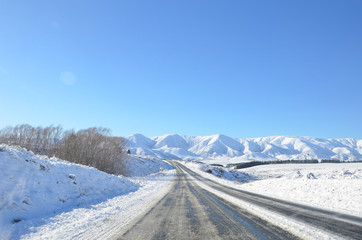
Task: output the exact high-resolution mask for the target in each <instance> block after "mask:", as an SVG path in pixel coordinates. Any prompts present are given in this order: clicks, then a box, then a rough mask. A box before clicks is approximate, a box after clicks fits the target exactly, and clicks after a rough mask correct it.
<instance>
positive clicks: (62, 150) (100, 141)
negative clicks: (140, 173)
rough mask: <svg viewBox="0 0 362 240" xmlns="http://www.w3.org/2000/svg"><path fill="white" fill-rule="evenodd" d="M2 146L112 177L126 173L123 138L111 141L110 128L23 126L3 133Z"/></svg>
mask: <svg viewBox="0 0 362 240" xmlns="http://www.w3.org/2000/svg"><path fill="white" fill-rule="evenodd" d="M0 143H5V144H8V145H17V146H21V147H24V148H26V149H28V150H30V151H33V152H34V153H36V154H44V155H47V156H49V157H52V156H55V157H58V158H61V159H64V160H68V161H70V162H74V163H79V164H83V165H87V166H92V167H95V168H97V169H99V170H101V171H104V172H107V173H111V174H123V175H124V174H125V173H126V169H125V167H124V162H125V161H126V159H127V156H126V155H127V154H126V153H125V151H124V145H125V141H124V139H123V138H121V137H111V136H110V130H109V129H107V128H101V127H99V128H95V127H94V128H88V129H83V130H79V131H74V130H68V131H64V130H63V128H62V127H61V126H48V127H33V126H30V125H28V124H22V125H17V126H15V127H6V128H3V129H2V130H0Z"/></svg>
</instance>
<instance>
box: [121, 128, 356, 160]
mask: <svg viewBox="0 0 362 240" xmlns="http://www.w3.org/2000/svg"><path fill="white" fill-rule="evenodd" d="M126 140H127V142H128V149H129V150H130V151H131V153H132V154H137V155H149V156H154V157H160V158H164V159H184V160H186V159H215V158H230V159H233V160H235V161H246V160H288V159H295V160H303V159H338V160H345V161H357V160H362V140H358V139H353V138H341V139H322V138H314V137H289V136H272V137H261V138H246V139H236V138H231V137H228V136H225V135H212V136H196V137H190V136H184V135H179V134H168V135H164V136H159V137H153V138H148V137H145V136H143V135H142V134H134V135H131V136H128V137H126Z"/></svg>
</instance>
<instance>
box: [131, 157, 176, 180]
mask: <svg viewBox="0 0 362 240" xmlns="http://www.w3.org/2000/svg"><path fill="white" fill-rule="evenodd" d="M125 167H126V168H127V171H128V172H127V174H126V175H127V176H129V177H143V176H148V175H150V174H152V173H157V172H160V171H164V170H171V169H174V167H172V166H171V165H170V164H169V163H167V162H165V161H163V160H160V159H157V158H153V157H143V156H131V157H130V160H128V161H127V163H126V165H125Z"/></svg>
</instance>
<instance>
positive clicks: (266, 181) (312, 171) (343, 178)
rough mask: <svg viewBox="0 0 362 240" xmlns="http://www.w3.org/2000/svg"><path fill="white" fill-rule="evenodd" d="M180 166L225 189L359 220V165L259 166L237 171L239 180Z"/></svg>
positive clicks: (361, 176) (193, 166) (196, 166)
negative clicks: (264, 196) (253, 193)
mask: <svg viewBox="0 0 362 240" xmlns="http://www.w3.org/2000/svg"><path fill="white" fill-rule="evenodd" d="M181 163H183V164H184V165H185V166H186V167H189V168H191V169H192V170H193V171H195V172H197V173H199V174H201V175H202V176H204V177H207V178H210V179H212V180H214V181H217V182H220V183H222V184H225V185H228V186H232V187H235V188H239V189H242V190H246V191H250V192H255V193H259V194H263V195H267V196H271V197H275V198H280V199H284V200H287V201H292V202H298V203H301V204H305V205H311V206H315V207H319V208H324V209H328V210H332V211H337V212H342V213H347V214H350V215H355V216H360V217H362V195H361V192H362V163H319V164H278V165H263V166H256V167H251V168H246V169H242V170H238V172H240V173H241V174H242V175H240V176H241V178H240V179H239V180H238V179H235V178H230V176H229V174H221V175H218V176H215V175H217V174H215V175H212V174H209V173H207V172H206V170H207V169H209V168H210V167H208V166H207V165H205V164H200V163H195V162H181ZM213 168H214V167H213ZM219 169H220V168H219ZM223 172H224V173H228V172H230V170H228V169H224V170H223ZM233 176H236V175H235V174H233ZM246 176H247V177H246ZM248 178H249V179H248ZM245 181H248V182H245Z"/></svg>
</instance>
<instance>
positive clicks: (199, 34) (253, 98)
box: [0, 0, 362, 139]
mask: <svg viewBox="0 0 362 240" xmlns="http://www.w3.org/2000/svg"><path fill="white" fill-rule="evenodd" d="M19 123H29V124H32V125H36V126H37V125H43V126H45V125H49V124H55V125H57V124H61V125H62V126H63V127H64V128H66V129H69V128H74V129H82V128H87V127H92V126H102V127H108V128H110V129H111V130H112V133H113V135H118V136H127V135H130V134H133V133H142V134H144V135H146V136H149V137H151V136H157V135H163V134H167V133H180V134H185V135H192V136H195V135H211V134H217V133H221V134H226V135H228V136H231V137H238V138H243V137H261V136H271V135H291V136H314V137H324V138H340V137H354V138H359V139H361V138H362V1H360V0H356V1H352V0H340V1H333V0H311V1H307V0H300V1H297V0H296V1H290V0H285V1H269V0H265V1H258V0H236V1H231V0H228V1H221V0H220V1H212V0H204V1H199V0H192V1H186V0H182V1H176V0H175V1H173V0H165V1H158V0H155V1H141V0H139V1H138V0H136V1H133V0H132V1H131V0H129V1H121V0H119V1H118V0H117V1H88V0H87V1H80V0H79V1H74V0H71V1H48V0H46V1H38V0H35V1H18V0H12V1H10V0H8V1H2V0H0V128H2V127H5V126H7V125H15V124H19Z"/></svg>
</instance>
